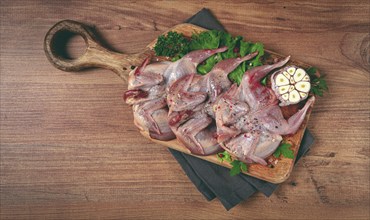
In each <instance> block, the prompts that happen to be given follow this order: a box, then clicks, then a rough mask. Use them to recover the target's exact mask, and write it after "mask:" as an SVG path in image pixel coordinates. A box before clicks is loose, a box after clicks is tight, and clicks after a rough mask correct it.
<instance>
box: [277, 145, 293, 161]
mask: <svg viewBox="0 0 370 220" xmlns="http://www.w3.org/2000/svg"><path fill="white" fill-rule="evenodd" d="M291 146H292V145H291V144H288V143H282V144H280V146H279V147H278V148H277V149H276V151H275V153H274V154H273V155H274V157H276V158H279V157H280V155H283V156H284V157H286V158H290V159H293V158H294V152H293V150H292V149H290V147H291Z"/></svg>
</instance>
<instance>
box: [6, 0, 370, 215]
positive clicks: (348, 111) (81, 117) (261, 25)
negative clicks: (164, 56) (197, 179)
mask: <svg viewBox="0 0 370 220" xmlns="http://www.w3.org/2000/svg"><path fill="white" fill-rule="evenodd" d="M202 7H208V8H210V9H211V10H212V12H213V13H214V14H215V15H216V17H217V18H218V19H219V20H220V22H221V23H222V24H223V25H224V26H225V27H226V29H227V30H228V31H229V32H230V33H232V34H233V35H243V36H246V37H247V38H248V39H249V40H251V41H261V42H263V43H264V44H265V46H266V48H269V49H271V50H273V51H277V52H279V53H281V54H290V55H292V57H294V58H295V59H297V60H302V61H304V62H306V63H308V64H314V65H316V66H317V67H318V68H319V69H320V70H321V71H322V72H323V73H324V74H326V76H327V81H328V86H329V88H330V93H329V94H327V95H326V96H325V97H323V98H320V99H318V100H317V102H316V103H315V108H314V109H313V112H312V115H311V118H310V121H309V123H308V128H309V129H310V131H312V132H313V134H314V136H315V138H316V142H315V144H314V146H313V147H312V149H311V150H310V152H309V153H308V155H307V156H306V157H304V158H303V159H302V160H301V161H300V162H298V164H297V166H296V167H295V169H294V171H293V173H292V175H291V176H290V178H289V179H288V180H287V181H286V182H285V183H283V184H282V185H281V186H280V187H279V189H278V190H277V191H276V192H275V193H274V194H273V195H272V196H271V197H270V198H266V197H265V196H264V195H263V194H261V193H258V194H255V195H254V196H252V197H251V198H250V199H249V200H248V201H245V202H243V203H241V204H240V205H238V206H236V207H235V208H233V209H232V210H231V211H229V212H226V211H225V210H224V208H223V207H222V205H221V204H220V202H219V201H218V200H214V201H211V202H207V201H206V200H205V199H204V198H203V196H202V195H201V194H200V193H199V192H198V191H197V190H196V189H195V187H194V186H193V185H192V183H191V182H190V181H189V180H188V178H187V177H186V176H185V174H184V173H183V171H182V170H181V168H180V166H179V165H178V164H177V163H176V161H175V160H174V159H173V158H172V156H171V155H170V154H169V153H168V151H167V150H166V149H165V148H163V147H162V146H159V145H156V144H153V143H151V142H150V141H149V140H146V139H143V138H140V137H139V136H138V132H137V130H136V128H135V126H134V125H133V123H132V120H133V118H132V114H131V109H130V108H128V107H127V106H126V105H125V104H124V103H123V101H122V98H121V96H122V93H123V91H124V90H125V88H126V87H127V85H126V84H125V83H123V82H122V81H121V79H120V78H119V77H117V76H116V75H115V74H114V73H111V72H110V71H107V70H101V69H91V70H88V71H84V72H81V73H76V74H71V73H66V72H62V71H59V70H56V69H55V68H54V67H53V66H52V65H50V63H49V62H48V60H47V58H46V57H45V54H44V52H43V38H44V36H45V34H46V32H47V30H48V29H49V28H50V27H51V26H52V25H53V24H55V23H56V22H58V21H60V20H63V19H73V20H77V21H81V22H84V23H88V24H94V25H95V26H96V29H97V30H99V33H100V36H101V37H102V39H103V40H104V42H105V43H106V45H111V47H110V49H113V50H115V51H118V52H124V53H138V52H140V51H141V50H142V48H144V47H145V46H146V45H147V44H148V42H150V41H151V40H153V39H154V38H155V37H157V36H158V35H159V34H161V33H162V32H163V31H165V30H167V29H168V28H170V27H172V26H174V25H176V24H178V23H181V22H182V21H184V20H185V19H187V18H188V17H190V16H191V15H192V14H194V13H196V12H197V11H199V10H200V9H201V8H202ZM0 16H1V27H0V33H1V36H0V40H1V42H0V74H1V76H0V81H1V82H0V86H1V87H0V98H1V99H0V101H1V102H0V105H1V112H0V114H1V115H0V116H1V123H0V126H1V128H0V132H1V133H0V138H1V148H0V153H1V154H0V165H1V167H0V177H1V180H0V181H1V182H0V190H1V191H0V219H45V218H46V219H68V218H69V219H72V218H73V219H97V218H100V219H108V218H110V219H112V218H116V219H194V218H201V219H209V218H212V219H245V218H259V219H276V218H278V219H320V218H321V219H329V218H331V219H351V218H352V219H369V218H370V214H369V205H370V204H369V203H370V199H369V178H370V176H369V156H370V152H369V139H370V137H369V133H370V127H369V111H370V106H369V105H370V104H369V98H370V93H369V68H370V64H369V38H370V37H369V2H368V1H357V0H356V1H299V2H294V1H268V2H261V1H248V2H246V3H240V2H230V1H227V2H221V1H220V2H218V1H217V2H213V1H212V2H211V1H201V2H198V1H194V2H188V1H186V2H183V1H182V2H180V1H176V2H175V1H140V2H138V1H136V2H129V1H112V0H107V1H89V2H85V1H68V2H64V1H60V2H59V1H25V0H18V1H10V0H9V1H7V0H4V1H1V7H0ZM75 52H76V51H75ZM71 53H74V51H71ZM76 53H77V52H76ZM132 155H136V157H135V158H134V160H135V163H132V160H133V158H132Z"/></svg>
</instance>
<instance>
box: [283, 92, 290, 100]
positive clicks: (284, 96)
mask: <svg viewBox="0 0 370 220" xmlns="http://www.w3.org/2000/svg"><path fill="white" fill-rule="evenodd" d="M281 97H282V98H283V99H284V100H288V99H289V93H285V94H284V95H282V96H281Z"/></svg>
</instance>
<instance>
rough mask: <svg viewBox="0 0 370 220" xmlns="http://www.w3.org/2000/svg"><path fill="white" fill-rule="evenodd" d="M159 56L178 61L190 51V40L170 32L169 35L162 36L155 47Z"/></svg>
mask: <svg viewBox="0 0 370 220" xmlns="http://www.w3.org/2000/svg"><path fill="white" fill-rule="evenodd" d="M154 51H155V53H156V55H157V56H167V57H172V60H178V59H180V58H181V57H183V56H184V55H185V54H187V53H188V52H189V51H190V48H189V40H187V39H186V38H185V37H184V35H182V34H179V33H177V32H174V31H170V32H168V33H167V35H160V36H159V37H158V39H157V43H156V45H155V46H154Z"/></svg>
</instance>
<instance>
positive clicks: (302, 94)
mask: <svg viewBox="0 0 370 220" xmlns="http://www.w3.org/2000/svg"><path fill="white" fill-rule="evenodd" d="M299 95H301V97H302V98H303V99H305V98H306V97H307V93H304V92H300V93H299Z"/></svg>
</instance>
